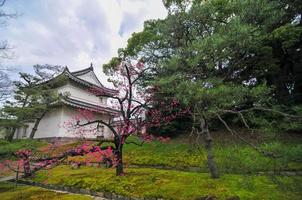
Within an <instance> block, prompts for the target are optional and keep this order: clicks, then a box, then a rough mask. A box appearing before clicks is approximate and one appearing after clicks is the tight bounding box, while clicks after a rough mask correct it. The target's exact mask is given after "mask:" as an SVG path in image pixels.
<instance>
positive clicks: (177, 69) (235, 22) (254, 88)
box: [109, 0, 302, 177]
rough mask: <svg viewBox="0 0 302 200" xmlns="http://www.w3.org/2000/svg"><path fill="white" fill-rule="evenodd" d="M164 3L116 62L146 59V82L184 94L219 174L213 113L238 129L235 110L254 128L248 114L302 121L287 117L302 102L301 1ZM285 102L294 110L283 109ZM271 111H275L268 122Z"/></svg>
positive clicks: (175, 94) (173, 0) (214, 173)
mask: <svg viewBox="0 0 302 200" xmlns="http://www.w3.org/2000/svg"><path fill="white" fill-rule="evenodd" d="M164 4H165V6H166V7H167V9H168V11H169V14H168V16H167V17H166V18H165V19H162V20H150V21H147V22H145V25H144V30H143V31H142V32H139V33H134V34H133V35H132V37H131V38H130V39H129V40H128V45H127V47H126V48H124V49H120V50H119V57H118V58H113V59H112V60H111V62H110V63H109V64H114V63H115V62H116V61H118V60H119V59H121V58H123V59H125V58H127V59H129V60H131V59H139V60H141V61H142V62H144V63H145V65H146V66H148V67H149V68H151V69H152V70H149V73H148V74H146V75H145V77H144V81H143V82H142V84H143V85H144V86H148V85H153V86H156V87H158V88H159V91H160V92H159V96H162V97H163V98H169V97H177V99H178V100H179V101H181V102H182V103H183V104H185V105H188V106H190V107H191V109H192V117H193V118H194V124H193V128H194V126H196V130H197V133H198V134H200V133H203V134H202V135H204V136H205V141H206V149H207V151H208V162H209V167H210V171H211V174H212V176H213V177H217V176H218V174H217V170H216V167H215V162H214V159H213V154H212V150H211V141H212V138H211V136H210V134H209V123H210V122H211V120H212V119H216V120H219V121H220V122H222V124H223V125H224V126H225V127H226V128H227V129H228V130H229V131H230V132H231V133H232V134H234V132H233V131H232V129H231V128H230V126H229V122H228V120H229V118H230V117H227V118H226V117H225V116H226V115H227V116H229V115H235V116H236V117H237V119H239V120H240V121H241V124H242V125H244V126H246V127H247V128H249V124H248V122H247V118H249V120H250V122H251V121H252V122H253V123H254V124H256V123H258V124H263V123H265V122H269V121H273V119H275V118H277V119H278V121H279V122H280V121H281V119H280V118H281V117H282V120H283V122H286V124H287V126H286V128H287V129H290V128H292V127H294V128H297V127H299V126H301V123H300V122H298V124H295V125H293V126H289V123H287V122H291V121H292V120H290V119H289V118H290V117H293V116H292V115H297V112H298V111H299V110H301V109H297V107H298V106H299V104H301V103H302V98H301V97H302V96H301V91H302V88H301V86H302V79H301V77H302V69H301V66H302V60H301V57H302V56H301V46H302V26H301V25H302V19H301V13H302V9H301V8H302V7H301V4H300V3H299V2H298V1H269V0H255V1H250V0H240V1H231V0H211V1H205V0H193V1H181V0H166V1H164ZM293 105H295V107H293ZM284 108H285V110H286V111H287V112H292V113H291V114H292V115H289V114H285V113H283V112H281V111H282V110H283V109H284ZM290 110H291V111H290ZM267 111H270V113H271V114H269V119H268V120H265V117H264V112H267ZM272 113H273V114H272ZM259 116H260V117H261V120H260V123H259V119H257V117H259ZM284 116H285V117H286V119H284ZM286 120H287V121H286ZM296 121H298V120H296ZM195 123H196V124H197V125H195ZM299 123H300V125H299ZM267 124H270V125H272V124H273V123H272V122H270V123H267ZM267 124H266V125H267ZM279 124H280V123H279ZM291 124H292V123H291ZM242 139H243V138H242ZM246 142H247V141H246ZM254 147H255V146H254ZM255 148H256V149H257V150H258V151H261V150H259V149H258V148H257V147H255Z"/></svg>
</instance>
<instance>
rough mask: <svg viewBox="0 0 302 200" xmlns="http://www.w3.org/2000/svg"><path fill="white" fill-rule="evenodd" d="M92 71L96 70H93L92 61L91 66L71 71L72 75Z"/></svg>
mask: <svg viewBox="0 0 302 200" xmlns="http://www.w3.org/2000/svg"><path fill="white" fill-rule="evenodd" d="M91 71H94V70H93V66H92V63H91V65H90V67H87V68H85V69H81V70H77V71H74V72H70V73H71V74H72V75H75V76H78V75H83V74H87V73H88V72H91Z"/></svg>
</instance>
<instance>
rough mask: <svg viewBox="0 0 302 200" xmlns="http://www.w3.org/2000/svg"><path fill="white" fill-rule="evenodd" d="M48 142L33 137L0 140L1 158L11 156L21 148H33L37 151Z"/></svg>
mask: <svg viewBox="0 0 302 200" xmlns="http://www.w3.org/2000/svg"><path fill="white" fill-rule="evenodd" d="M46 144H47V143H46V142H43V141H39V140H33V139H18V140H13V141H12V142H8V141H6V140H0V160H3V159H9V158H11V155H12V153H15V152H16V151H17V150H20V149H31V150H33V151H36V150H37V149H38V148H39V147H42V146H44V145H46Z"/></svg>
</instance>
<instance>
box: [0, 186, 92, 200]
mask: <svg viewBox="0 0 302 200" xmlns="http://www.w3.org/2000/svg"><path fill="white" fill-rule="evenodd" d="M0 199H1V200H16V199H18V200H40V199H43V200H74V199H78V200H91V199H92V198H91V197H89V196H83V195H76V194H67V193H59V192H54V191H50V190H46V189H42V188H39V187H32V186H20V185H19V186H18V187H15V184H13V183H9V182H1V183H0Z"/></svg>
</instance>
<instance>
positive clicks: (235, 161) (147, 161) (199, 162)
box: [69, 138, 302, 173]
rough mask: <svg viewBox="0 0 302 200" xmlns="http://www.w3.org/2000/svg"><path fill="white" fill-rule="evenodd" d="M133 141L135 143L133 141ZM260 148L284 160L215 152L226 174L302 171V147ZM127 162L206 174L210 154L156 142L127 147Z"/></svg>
mask: <svg viewBox="0 0 302 200" xmlns="http://www.w3.org/2000/svg"><path fill="white" fill-rule="evenodd" d="M130 139H131V140H134V139H133V138H130ZM104 145H110V144H108V143H107V144H104ZM260 146H261V147H262V148H263V149H265V150H267V151H270V152H274V153H275V154H277V155H280V156H281V157H280V158H277V159H272V158H269V157H264V156H263V155H262V154H259V153H258V152H257V151H255V150H254V149H252V148H251V147H249V146H247V145H244V144H238V143H233V144H228V145H221V144H217V143H216V144H215V146H214V152H215V160H216V162H217V165H218V168H219V171H220V172H224V173H255V172H258V171H275V170H277V171H278V170H279V171H282V170H302V162H301V155H302V144H301V143H294V142H291V143H283V142H280V141H274V142H266V143H262V144H261V145H260ZM69 160H70V161H82V162H85V159H84V158H83V157H73V158H69ZM124 162H125V165H141V166H150V165H153V166H154V165H161V166H168V167H175V168H182V167H200V168H201V171H202V172H208V169H207V162H206V154H205V150H204V149H203V148H200V149H196V148H192V147H191V146H190V145H189V144H186V143H182V142H181V143H180V142H179V141H175V140H172V141H171V142H169V143H167V144H166V143H165V144H163V143H160V142H158V141H153V142H151V143H146V144H144V145H143V146H136V145H133V144H126V145H125V146H124Z"/></svg>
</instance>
